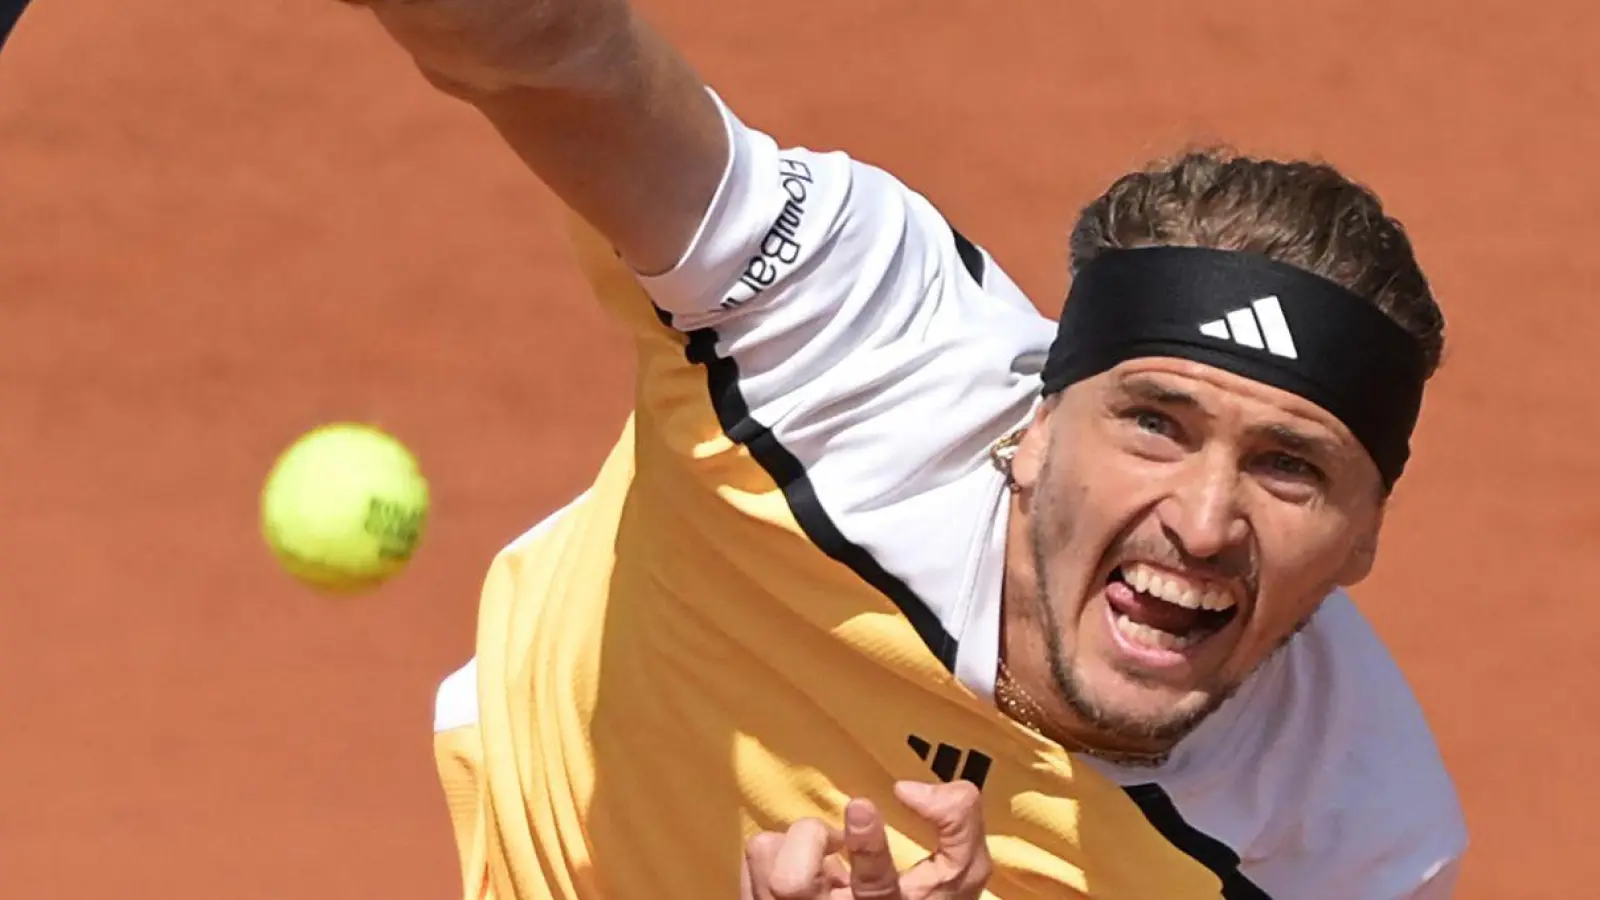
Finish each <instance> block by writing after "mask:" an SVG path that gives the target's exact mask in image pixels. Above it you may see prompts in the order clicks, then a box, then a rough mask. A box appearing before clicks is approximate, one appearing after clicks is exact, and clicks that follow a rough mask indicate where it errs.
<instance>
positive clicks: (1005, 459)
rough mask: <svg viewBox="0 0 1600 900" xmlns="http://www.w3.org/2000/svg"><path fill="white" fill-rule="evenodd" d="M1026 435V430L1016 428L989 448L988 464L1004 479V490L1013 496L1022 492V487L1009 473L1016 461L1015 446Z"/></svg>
mask: <svg viewBox="0 0 1600 900" xmlns="http://www.w3.org/2000/svg"><path fill="white" fill-rule="evenodd" d="M1026 433H1027V429H1026V428H1018V429H1017V430H1015V431H1013V432H1011V433H1010V434H1008V435H1006V436H1005V437H1003V438H1001V439H1000V440H998V441H995V442H994V446H992V447H990V448H989V462H990V464H991V465H993V466H994V467H995V468H996V469H998V470H999V471H1000V474H1002V475H1004V476H1005V477H1006V490H1008V491H1010V492H1011V493H1013V494H1015V493H1017V492H1018V491H1020V490H1022V485H1019V484H1017V478H1016V476H1015V475H1013V474H1012V473H1011V465H1012V463H1013V462H1015V461H1016V458H1017V446H1018V445H1019V444H1021V443H1022V436H1023V435H1024V434H1026Z"/></svg>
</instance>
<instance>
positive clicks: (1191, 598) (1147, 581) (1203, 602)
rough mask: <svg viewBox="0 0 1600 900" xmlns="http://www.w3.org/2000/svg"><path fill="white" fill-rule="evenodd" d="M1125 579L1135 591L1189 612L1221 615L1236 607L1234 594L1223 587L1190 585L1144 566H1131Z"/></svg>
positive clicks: (1187, 580)
mask: <svg viewBox="0 0 1600 900" xmlns="http://www.w3.org/2000/svg"><path fill="white" fill-rule="evenodd" d="M1122 577H1123V579H1124V580H1126V581H1127V582H1128V585H1129V586H1130V587H1132V588H1133V589H1134V590H1136V591H1138V592H1140V593H1142V594H1149V595H1150V596H1152V597H1156V598H1158V599H1161V600H1165V601H1166V602H1168V603H1171V604H1174V605H1176V606H1182V607H1184V608H1186V609H1209V610H1213V611H1221V610H1226V609H1232V608H1233V606H1234V602H1235V601H1234V599H1233V592H1232V591H1230V590H1228V589H1227V588H1224V587H1219V586H1216V585H1208V584H1203V583H1201V582H1196V581H1191V580H1189V579H1188V578H1185V577H1183V576H1182V575H1175V574H1173V573H1172V572H1167V571H1164V570H1162V569H1157V568H1154V567H1152V566H1147V565H1145V564H1144V563H1129V564H1128V565H1126V566H1123V568H1122Z"/></svg>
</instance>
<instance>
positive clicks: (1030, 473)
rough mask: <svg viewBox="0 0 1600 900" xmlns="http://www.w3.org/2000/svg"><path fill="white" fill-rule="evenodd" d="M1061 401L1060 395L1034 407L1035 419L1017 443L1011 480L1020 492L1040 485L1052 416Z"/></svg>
mask: <svg viewBox="0 0 1600 900" xmlns="http://www.w3.org/2000/svg"><path fill="white" fill-rule="evenodd" d="M1060 399H1061V395H1059V394H1057V395H1055V396H1052V397H1047V398H1045V399H1044V400H1043V401H1041V402H1040V403H1039V405H1038V406H1036V407H1034V410H1033V419H1032V420H1031V421H1030V422H1028V425H1027V429H1026V430H1025V431H1024V432H1023V433H1022V440H1020V441H1018V442H1017V449H1016V452H1015V453H1014V454H1012V457H1011V480H1012V481H1013V482H1015V483H1016V485H1017V489H1018V490H1021V491H1031V490H1033V488H1035V487H1036V486H1038V484H1039V475H1040V473H1041V472H1043V471H1044V458H1045V454H1046V453H1047V452H1049V449H1050V416H1051V414H1052V413H1054V412H1055V410H1056V407H1057V406H1058V405H1059V404H1058V401H1059V400H1060Z"/></svg>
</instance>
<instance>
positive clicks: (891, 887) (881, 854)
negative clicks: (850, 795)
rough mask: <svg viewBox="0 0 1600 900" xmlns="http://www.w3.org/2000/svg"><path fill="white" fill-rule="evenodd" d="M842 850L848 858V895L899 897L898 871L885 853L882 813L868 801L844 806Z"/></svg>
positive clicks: (861, 899) (870, 899)
mask: <svg viewBox="0 0 1600 900" xmlns="http://www.w3.org/2000/svg"><path fill="white" fill-rule="evenodd" d="M844 849H845V854H846V855H847V856H849V857H850V896H851V897H853V898H855V900H899V898H900V872H899V871H898V870H896V869H895V866H894V857H892V856H890V855H889V837H888V835H886V834H885V833H884V831H883V816H882V815H880V814H879V812H878V808H877V807H876V806H874V805H873V804H872V801H870V800H851V801H850V803H849V805H847V806H846V807H845V808H844Z"/></svg>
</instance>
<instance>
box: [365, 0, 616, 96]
mask: <svg viewBox="0 0 1600 900" xmlns="http://www.w3.org/2000/svg"><path fill="white" fill-rule="evenodd" d="M340 2H343V3H346V4H348V5H351V6H360V7H365V8H367V9H369V10H371V11H372V12H373V13H374V14H375V15H376V16H377V18H378V21H379V22H380V23H381V24H382V25H383V27H384V29H385V30H386V31H388V32H389V34H390V36H392V37H393V38H394V40H395V42H396V43H398V44H399V45H400V46H401V47H402V48H403V49H405V50H406V51H407V52H409V53H410V54H411V55H412V57H413V58H414V59H415V60H416V62H417V65H418V66H419V67H421V68H422V70H423V71H424V73H426V74H427V75H428V77H429V79H430V80H432V81H434V82H435V83H436V84H439V85H440V86H441V87H444V88H446V89H447V90H451V91H452V93H463V94H480V93H490V92H495V91H501V90H506V89H510V88H518V87H520V88H560V87H562V86H563V85H568V84H570V85H573V86H584V83H585V82H586V80H587V79H590V78H592V77H593V74H594V72H595V71H596V70H597V69H599V68H603V67H599V66H595V65H593V63H594V62H595V61H596V60H597V59H598V58H600V57H603V56H604V55H605V54H608V53H617V52H619V51H620V52H626V49H627V48H626V46H625V45H626V42H627V41H629V40H630V39H631V33H630V32H631V27H630V26H631V22H632V18H633V17H632V11H631V9H630V8H629V6H628V4H627V3H626V2H624V0H340Z"/></svg>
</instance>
